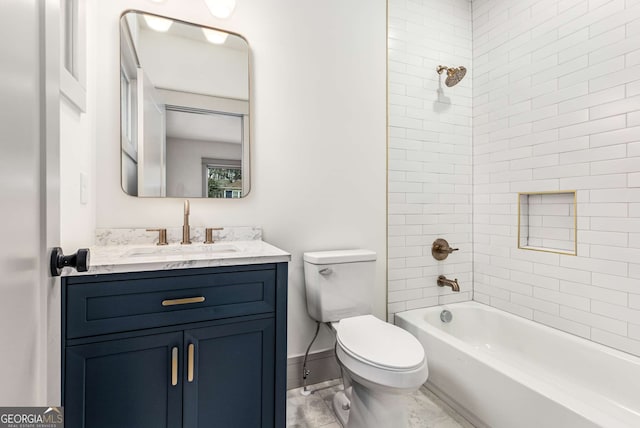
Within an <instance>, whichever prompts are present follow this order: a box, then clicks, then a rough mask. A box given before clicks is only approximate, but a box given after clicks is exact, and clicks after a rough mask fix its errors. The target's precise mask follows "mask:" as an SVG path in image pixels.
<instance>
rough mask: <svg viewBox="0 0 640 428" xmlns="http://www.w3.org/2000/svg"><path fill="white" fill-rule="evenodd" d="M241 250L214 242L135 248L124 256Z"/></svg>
mask: <svg viewBox="0 0 640 428" xmlns="http://www.w3.org/2000/svg"><path fill="white" fill-rule="evenodd" d="M238 251H240V250H239V249H238V247H236V246H235V245H229V244H212V245H178V246H173V245H172V246H169V247H163V246H157V247H153V248H149V247H143V248H134V249H132V250H129V251H127V252H126V253H124V254H123V255H122V256H123V257H158V256H179V255H183V254H184V255H187V254H188V255H196V254H198V255H200V254H201V255H209V254H224V253H237V252H238Z"/></svg>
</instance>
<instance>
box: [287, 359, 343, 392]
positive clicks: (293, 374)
mask: <svg viewBox="0 0 640 428" xmlns="http://www.w3.org/2000/svg"><path fill="white" fill-rule="evenodd" d="M335 355H336V354H335V353H334V351H333V349H329V350H326V351H321V352H316V353H314V354H309V357H308V358H307V369H308V370H309V371H310V373H309V376H307V385H312V384H314V383H318V382H324V381H326V380H331V379H336V378H339V377H340V367H339V366H338V363H337V361H336V357H335ZM303 362H304V355H301V356H299V357H290V358H288V359H287V389H293V388H299V387H301V386H302V363H303Z"/></svg>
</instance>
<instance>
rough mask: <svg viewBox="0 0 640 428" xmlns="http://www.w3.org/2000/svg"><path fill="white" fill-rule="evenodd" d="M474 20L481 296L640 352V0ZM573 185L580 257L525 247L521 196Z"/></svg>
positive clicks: (500, 2) (494, 2) (569, 3)
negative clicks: (520, 239)
mask: <svg viewBox="0 0 640 428" xmlns="http://www.w3.org/2000/svg"><path fill="white" fill-rule="evenodd" d="M443 3H446V2H443ZM472 15H473V66H474V68H473V169H474V173H473V199H474V202H473V213H474V220H473V223H474V235H473V238H474V257H475V269H474V280H475V282H474V292H475V294H474V299H475V300H478V301H480V302H483V303H487V304H490V305H492V306H495V307H497V308H500V309H504V310H506V311H509V312H512V313H514V314H517V315H520V316H523V317H526V318H529V319H532V320H535V321H538V322H540V323H543V324H546V325H549V326H552V327H555V328H558V329H561V330H564V331H567V332H569V333H573V334H576V335H579V336H582V337H585V338H588V339H591V340H593V341H595V342H600V343H603V344H606V345H609V346H612V347H614V348H617V349H620V350H623V351H626V352H629V353H632V354H635V355H640V1H638V0H519V1H517V2H513V1H507V0H474V1H473V11H472ZM573 189H576V190H577V192H578V193H577V198H578V208H577V212H578V255H577V256H568V255H559V254H551V253H543V252H534V251H527V250H521V249H518V248H517V242H516V240H517V215H516V213H517V192H530V191H547V190H573Z"/></svg>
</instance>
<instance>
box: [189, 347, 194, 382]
mask: <svg viewBox="0 0 640 428" xmlns="http://www.w3.org/2000/svg"><path fill="white" fill-rule="evenodd" d="M194 348H195V346H194V344H193V343H191V344H189V347H188V348H187V381H188V382H193V351H194Z"/></svg>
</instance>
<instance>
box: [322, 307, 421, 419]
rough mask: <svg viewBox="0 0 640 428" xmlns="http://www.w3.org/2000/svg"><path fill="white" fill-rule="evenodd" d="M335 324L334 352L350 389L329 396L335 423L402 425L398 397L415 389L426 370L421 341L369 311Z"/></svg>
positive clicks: (401, 403) (404, 416) (402, 406)
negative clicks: (343, 393)
mask: <svg viewBox="0 0 640 428" xmlns="http://www.w3.org/2000/svg"><path fill="white" fill-rule="evenodd" d="M334 328H335V330H336V340H337V346H336V355H337V357H338V360H339V361H340V364H341V365H342V368H343V370H344V371H345V375H346V376H347V377H348V379H349V380H350V382H347V383H350V385H349V386H350V388H351V390H350V391H347V392H345V397H344V398H342V397H337V398H336V399H334V410H335V413H336V415H337V416H338V418H339V419H340V422H341V423H342V424H343V426H346V427H348V428H365V427H366V428H374V427H380V428H382V427H394V428H402V427H405V426H406V423H407V420H408V417H407V414H406V404H405V403H404V401H403V400H402V396H403V395H404V394H406V393H411V392H413V391H416V390H417V389H418V388H420V386H421V385H422V384H423V383H424V382H425V381H426V380H427V377H428V373H429V372H428V367H427V360H426V358H425V353H424V348H423V347H422V345H421V344H420V342H419V341H418V340H417V339H416V338H415V337H413V336H412V335H411V334H410V333H408V332H407V331H405V330H402V329H401V328H399V327H396V326H394V325H392V324H388V323H385V322H383V321H381V320H379V319H378V318H376V317H374V316H373V315H362V316H356V317H350V318H346V319H343V320H341V321H340V322H339V323H335V324H334ZM345 398H346V400H347V402H348V406H349V412H348V413H345V412H344V404H345Z"/></svg>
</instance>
